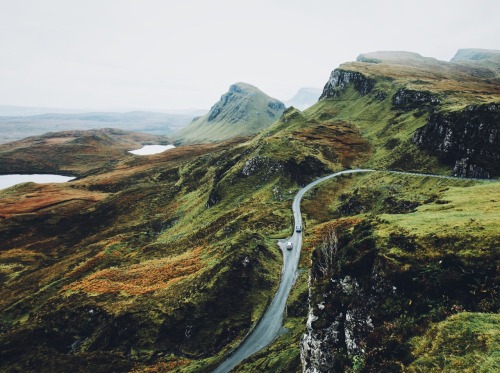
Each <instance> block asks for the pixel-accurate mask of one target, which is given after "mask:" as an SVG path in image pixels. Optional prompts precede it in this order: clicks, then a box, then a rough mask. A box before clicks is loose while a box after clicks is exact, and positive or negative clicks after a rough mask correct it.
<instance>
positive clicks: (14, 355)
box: [0, 53, 500, 372]
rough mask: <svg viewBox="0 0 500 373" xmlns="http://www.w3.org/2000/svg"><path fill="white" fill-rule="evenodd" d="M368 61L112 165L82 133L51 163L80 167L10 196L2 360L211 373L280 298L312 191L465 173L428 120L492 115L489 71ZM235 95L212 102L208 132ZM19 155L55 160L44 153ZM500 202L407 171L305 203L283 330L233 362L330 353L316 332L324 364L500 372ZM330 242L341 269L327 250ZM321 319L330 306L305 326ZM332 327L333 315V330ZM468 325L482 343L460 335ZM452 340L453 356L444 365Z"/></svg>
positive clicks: (276, 366) (492, 188)
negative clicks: (275, 103) (437, 142)
mask: <svg viewBox="0 0 500 373" xmlns="http://www.w3.org/2000/svg"><path fill="white" fill-rule="evenodd" d="M363 56H364V57H363V58H365V59H366V60H368V62H355V63H350V64H346V65H343V66H342V68H341V69H340V70H339V71H338V72H337V73H334V74H332V78H331V79H330V81H329V82H328V84H327V86H326V87H325V91H324V97H323V98H322V99H321V100H320V101H319V102H318V103H317V104H315V105H314V106H312V107H311V108H309V109H308V110H305V111H304V112H300V111H298V110H296V109H294V108H289V109H287V110H286V111H284V112H283V114H282V115H281V116H279V115H278V114H276V117H277V118H278V117H279V118H278V119H277V120H276V121H275V122H274V123H272V124H270V123H268V124H267V125H266V126H265V129H264V130H261V132H259V133H258V134H257V135H256V136H255V137H246V138H241V137H240V138H239V139H232V140H230V141H226V142H220V143H215V144H213V143H212V144H204V145H185V146H180V147H178V148H175V149H172V150H169V151H168V152H165V153H163V154H158V155H154V156H147V157H134V156H129V155H124V154H123V150H119V151H118V150H116V149H114V148H113V152H112V153H110V154H111V156H110V155H109V154H106V156H107V157H108V158H109V159H110V160H112V162H105V161H104V159H103V158H102V156H103V153H102V149H103V147H102V145H100V146H96V147H93V146H88V147H87V145H89V144H88V143H87V142H85V144H83V145H82V146H84V149H87V150H88V153H85V154H88V157H83V156H82V153H80V151H78V152H76V151H75V152H73V153H74V154H71V157H70V156H69V155H68V156H66V155H64V157H61V159H60V160H59V162H58V163H57V165H58V167H60V168H59V170H62V168H61V167H62V165H63V164H65V163H66V162H67V161H68V160H71V162H73V163H71V162H70V164H71V167H72V168H71V170H79V175H81V176H82V177H81V178H80V179H79V180H76V181H72V182H69V183H65V184H60V185H57V186H56V185H46V186H40V185H36V184H32V183H28V184H23V185H20V186H16V187H13V188H9V189H6V190H3V191H0V234H1V235H2V245H1V247H0V279H1V280H2V284H3V286H2V288H1V289H0V310H1V312H0V314H1V318H0V330H1V334H0V346H1V348H0V367H1V370H6V371H9V370H11V371H16V370H17V371H19V370H23V371H58V370H61V367H64V370H71V369H77V370H78V369H79V368H80V367H82V366H86V367H89V369H91V370H96V371H110V370H118V371H137V372H154V371H158V372H162V371H176V372H205V371H211V370H212V369H213V368H214V367H215V366H216V365H217V364H218V363H220V362H221V361H222V359H223V358H224V356H225V354H226V353H228V352H229V351H231V349H232V348H234V347H235V346H237V344H238V343H239V341H241V339H242V338H243V337H244V335H245V334H246V333H247V332H248V330H249V329H250V328H251V327H252V325H253V324H254V323H255V322H256V321H257V320H258V319H259V317H260V315H261V314H262V312H263V311H264V309H265V307H266V305H267V304H268V302H269V301H270V299H271V298H272V295H273V294H274V291H275V289H276V287H277V285H278V282H279V276H280V272H281V254H280V251H279V250H278V248H277V245H276V240H277V239H278V238H284V237H287V236H289V235H290V234H291V232H292V228H293V227H292V216H291V211H290V207H291V201H292V199H293V196H294V194H295V192H296V191H297V190H298V189H299V187H300V186H303V185H305V184H307V183H308V182H310V181H312V180H314V179H315V178H317V177H319V176H321V175H325V174H328V173H331V172H334V171H337V170H341V169H346V168H356V167H372V168H377V169H382V170H383V169H397V170H406V171H419V172H433V173H440V174H451V173H453V172H455V170H454V163H453V162H451V161H450V160H449V159H448V158H446V157H443V156H441V155H439V154H436V153H433V152H432V151H430V150H428V149H426V148H425V147H423V146H422V144H421V143H419V142H417V141H415V133H417V132H418V131H419V130H420V129H421V128H422V127H426V126H429V122H431V118H433V115H434V116H435V115H441V117H439V118H441V119H439V120H436V123H438V124H440V123H441V122H443V121H444V122H446V123H448V122H450V121H451V119H453V118H455V117H453V116H451V117H450V116H449V115H451V114H450V113H461V115H462V114H463V113H471V112H472V113H473V114H474V117H473V119H474V118H476V119H477V118H479V119H481V120H482V119H484V117H481V116H480V115H479V114H480V113H481V112H482V111H481V110H479V111H478V110H476V109H477V107H476V106H477V105H479V106H481V105H483V104H485V105H490V104H491V103H493V104H494V103H496V102H499V101H500V100H499V99H498V97H499V95H498V84H497V83H496V81H495V80H494V77H493V76H492V75H491V74H492V73H491V70H489V68H488V67H484V66H482V65H481V66H476V67H474V68H473V69H472V70H471V68H470V67H468V66H462V65H461V66H459V67H456V66H458V65H457V64H456V66H455V65H454V66H455V67H454V66H450V64H446V63H442V62H439V61H436V60H428V59H425V58H422V57H419V56H415V55H408V54H404V53H403V55H401V54H400V53H398V54H397V57H398V58H396V56H395V55H393V56H392V57H391V58H389V57H387V54H385V53H382V54H375V55H363ZM401 57H404V58H403V59H401ZM383 59H385V61H382V60H383ZM403 60H404V61H406V62H404V63H403V62H402V61H403ZM488 71H489V72H488ZM488 81H490V82H493V83H488ZM424 87H425V88H424ZM236 88H238V87H236ZM233 93H235V94H236V93H238V92H233ZM222 101H224V100H222ZM229 101H232V100H228V102H226V103H225V104H228V105H229V104H230V103H229ZM475 105H476V106H475ZM224 106H226V105H224ZM237 106H238V105H235V106H231V105H229V107H231V108H232V109H231V110H229V111H227V112H223V111H222V110H221V111H220V112H217V110H212V111H211V115H212V119H213V120H212V122H211V124H210V125H212V124H214V123H216V122H217V118H218V116H219V115H222V114H224V113H227V114H228V115H230V114H231V115H232V114H234V113H238V112H239V110H240V109H242V108H244V107H243V106H240V107H239V108H237ZM481 107H483V106H481ZM214 108H215V109H217V107H214ZM214 108H213V109H214ZM487 108H492V110H491V112H492V113H493V114H492V115H496V111H495V110H496V106H487ZM488 110H489V109H488ZM488 110H487V111H488ZM243 112H245V113H248V112H249V111H248V110H246V109H245V110H243ZM251 112H252V111H250V113H251ZM488 112H490V111H488ZM478 113H479V114H478ZM464 115H465V114H464ZM225 118H227V117H225ZM450 118H451V119H450ZM488 118H489V117H488ZM206 119H207V121H208V117H207V118H206ZM455 119H456V118H455ZM476 119H474V120H471V123H472V125H473V126H475V124H476V123H477V122H476V121H475V120H476ZM479 119H478V120H479ZM493 122H494V121H493ZM259 123H260V122H259ZM214 128H215V127H214ZM453 128H454V127H453ZM255 130H256V131H257V129H255ZM490 130H491V131H494V130H495V128H494V127H492V128H491V129H490ZM224 131H225V130H224ZM224 131H222V132H224ZM215 132H216V133H217V134H220V133H221V131H219V130H218V129H217V130H216V131H215ZM452 132H453V131H452ZM455 132H460V131H458V130H457V131H454V132H453V133H455ZM200 133H201V132H200ZM208 133H209V134H210V132H208ZM224 133H225V134H228V135H231V136H233V134H232V133H231V134H230V132H224ZM491 133H494V132H491ZM238 134H240V135H241V134H242V132H241V128H240V129H238ZM483 135H484V134H483V133H481V136H479V137H478V144H479V145H478V148H481V141H483V140H484V138H485V137H484V136H483ZM422 136H424V135H422ZM59 137H60V136H59ZM59 137H58V136H56V137H55V138H59ZM424 137H425V136H424ZM486 138H488V139H489V138H490V137H486ZM492 138H493V140H494V141H496V138H495V137H494V136H493V137H492ZM214 139H215V138H211V139H208V138H204V139H199V140H200V141H201V140H203V141H205V140H207V141H208V140H210V141H212V140H214ZM94 140H96V141H97V140H99V141H98V142H99V143H100V141H104V140H105V139H104V140H103V138H102V137H98V138H97V139H94ZM57 141H59V140H57ZM71 141H73V140H71ZM71 141H68V139H66V140H64V141H61V144H59V145H60V146H63V145H65V144H67V143H68V142H71ZM86 141H87V140H86ZM89 141H90V140H89ZM196 141H198V140H196ZM457 141H458V140H457ZM92 144H93V143H92ZM92 144H90V145H92ZM459 145H460V146H462V143H460V144H459ZM44 146H45V147H44V148H43V149H47V144H45V145H44ZM40 149H42V148H38V151H39V153H40ZM54 149H56V148H54ZM57 149H61V147H59V148H57ZM73 149H75V148H73ZM78 149H79V148H78ZM471 149H472V148H471ZM115 150H116V153H115V152H114V151H115ZM120 151H121V152H122V154H120ZM15 154H16V155H15V157H14V158H13V159H15V160H17V161H18V162H21V160H22V159H23V157H25V156H26V155H29V157H28V158H27V159H29V160H30V162H33V165H38V167H39V169H40V170H44V169H47V170H48V169H51V168H50V167H52V166H51V165H50V164H49V163H47V162H48V161H45V160H43V159H42V158H40V159H39V160H38V162H37V158H36V157H35V155H36V154H37V153H36V151H33V152H32V153H30V152H29V151H27V150H26V151H24V152H23V151H21V150H20V151H19V152H18V153H15ZM49 154H51V156H50V157H48V158H47V159H49V160H50V159H52V160H54V159H56V157H55V154H64V153H57V152H55V151H53V152H52V153H49ZM478 154H479V156H481V157H482V158H483V159H486V160H488V161H489V163H486V165H483V166H484V167H489V165H490V164H494V163H495V162H496V158H495V157H496V153H495V152H493V153H491V154H490V153H488V154H486V155H485V154H480V153H478ZM454 156H455V155H454ZM92 157H94V158H92ZM460 157H461V155H460V154H459V155H457V156H456V158H457V160H459V161H462V159H461V158H460ZM88 159H94V160H95V162H93V161H92V162H88V163H87V161H88ZM68 162H69V161H68ZM466 163H467V162H466V161H464V165H465V164H466ZM11 164H12V165H15V164H16V163H15V162H13V163H11ZM19 164H21V163H19ZM474 164H475V163H474ZM475 165H477V164H475ZM66 167H67V166H66ZM464 167H465V166H464ZM14 168H15V167H13V168H12V169H14ZM68 169H69V168H68ZM90 169H91V172H88V171H89V170H90ZM492 169H493V170H494V168H492ZM499 198H500V195H499V188H498V184H497V183H495V182H480V181H474V180H455V179H436V178H431V177H421V176H410V175H402V174H389V173H373V174H366V175H351V176H345V177H342V178H340V179H335V180H332V181H329V182H327V183H325V184H322V185H321V186H319V187H318V188H316V189H315V190H314V191H312V192H311V193H310V194H309V195H308V196H307V198H306V200H305V201H304V203H303V213H304V227H305V230H304V239H305V241H304V248H303V255H302V257H301V261H300V268H299V275H298V278H297V281H296V284H295V286H294V288H293V290H292V294H291V296H290V299H289V302H288V306H287V317H286V319H285V323H284V326H285V329H283V332H282V334H281V335H280V336H279V338H277V340H276V341H275V342H274V343H273V344H272V345H270V346H269V347H267V348H266V349H264V350H262V351H261V352H259V353H258V354H256V355H255V356H252V357H251V358H249V359H248V361H246V362H244V363H243V364H241V365H240V366H239V367H237V368H236V371H241V372H253V371H256V370H261V371H273V372H290V371H297V372H298V371H301V369H302V363H303V364H304V365H307V364H315V359H316V358H317V357H318V356H319V355H321V354H319V355H318V354H317V353H316V352H317V351H316V352H315V351H314V349H310V350H308V351H305V350H304V348H305V347H304V346H305V345H304V343H303V344H302V353H303V356H302V362H301V356H300V354H301V339H302V338H303V335H304V334H307V335H308V336H309V339H308V340H309V341H317V340H324V341H323V342H324V343H323V344H322V346H325V347H326V349H325V351H326V352H325V353H324V354H323V355H322V356H323V357H324V359H326V360H325V361H326V362H329V363H331V365H329V366H326V367H325V366H323V367H324V368H325V369H323V371H332V369H334V368H335V369H344V370H350V371H387V370H391V371H402V370H406V369H409V370H412V369H413V370H414V371H419V370H424V371H425V370H426V369H431V368H429V367H436V369H448V368H449V369H451V368H450V367H455V366H456V367H465V368H464V369H471V370H478V369H485V370H486V371H488V369H491V367H493V368H494V367H495V365H494V359H495V347H496V344H495V343H496V334H495V333H493V332H491V328H492V326H491V325H495V322H496V321H495V320H496V319H495V314H497V313H498V306H499V304H498V292H499V288H498V278H497V275H496V271H497V266H498V263H497V259H496V256H497V252H498V247H499V246H500V234H499V232H498V226H499V223H500V210H499V209H498V208H497V206H498V204H497V203H496V202H497V201H498V200H499ZM332 232H335V236H336V240H335V239H333V237H334V236H333V235H332ZM332 242H337V244H335V245H333V246H332V245H330V246H329V244H331V243H332ZM328 247H330V248H331V247H335V248H336V249H335V252H334V258H335V261H334V262H331V261H330V262H328V261H326V260H325V257H324V255H325V252H328V251H327V248H328ZM325 250H326V251H325ZM328 263H334V265H330V264H328ZM309 277H310V281H309ZM308 285H310V287H309V286H308ZM311 312H312V313H313V314H314V315H315V317H318V319H317V321H315V322H313V323H311V322H310V323H309V324H308V323H307V320H308V318H309V320H311V319H312V318H311V317H310V313H311ZM347 315H349V317H347ZM308 316H309V317H308ZM332 325H337V326H338V325H340V329H337V330H336V333H337V332H338V334H335V335H338V336H339V337H338V338H337V339H335V338H331V337H329V336H331V335H333V334H332V333H331V330H332V329H328V328H329V327H331V326H332ZM467 325H469V326H470V328H469V327H468V326H467ZM325 330H330V332H325ZM462 330H468V332H467V333H468V334H467V333H465V334H463V336H462V332H461V331H462ZM470 335H474V338H476V340H477V343H476V342H474V346H473V347H467V348H465V347H464V348H462V347H463V346H464V344H465V343H466V340H467V339H470V338H469V336H470ZM443 336H450V339H451V342H450V341H449V340H447V338H445V337H443ZM483 342H484V343H483ZM461 346H462V347H461ZM465 346H467V344H465ZM449 349H454V350H453V351H458V352H457V356H458V355H459V357H457V358H456V359H451V360H446V359H444V357H445V356H444V355H445V352H444V351H448V350H449ZM465 350H466V351H465ZM304 351H305V352H304ZM331 352H335V355H333V354H331ZM462 358H463V359H462ZM328 359H330V360H328ZM325 361H323V362H321V364H323V363H325ZM432 369H434V368H432Z"/></svg>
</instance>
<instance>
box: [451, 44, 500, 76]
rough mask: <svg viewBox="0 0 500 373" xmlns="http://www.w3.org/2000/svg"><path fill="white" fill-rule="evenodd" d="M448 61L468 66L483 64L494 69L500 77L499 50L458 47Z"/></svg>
mask: <svg viewBox="0 0 500 373" xmlns="http://www.w3.org/2000/svg"><path fill="white" fill-rule="evenodd" d="M450 62H454V63H459V64H466V65H468V66H471V67H473V66H478V65H479V66H484V67H487V68H489V69H490V70H492V71H494V72H495V74H496V76H497V77H500V50H488V49H474V48H469V49H459V50H458V51H457V53H456V54H455V56H454V57H453V58H452V59H451V61H450Z"/></svg>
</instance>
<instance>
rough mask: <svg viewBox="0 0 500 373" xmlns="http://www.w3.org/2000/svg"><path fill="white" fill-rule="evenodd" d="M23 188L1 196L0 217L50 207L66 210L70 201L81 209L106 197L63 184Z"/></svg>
mask: <svg viewBox="0 0 500 373" xmlns="http://www.w3.org/2000/svg"><path fill="white" fill-rule="evenodd" d="M22 188H23V189H22V190H18V191H17V192H16V193H12V195H11V193H9V192H6V193H5V194H4V195H3V196H2V198H0V217H2V218H8V217H11V216H12V215H18V214H27V213H43V212H44V210H47V209H49V208H59V207H62V208H61V210H65V209H66V208H65V207H67V206H65V207H64V206H63V205H65V204H66V205H67V204H68V203H70V204H78V208H77V210H80V209H82V208H83V207H87V206H88V205H90V204H93V203H95V202H98V201H101V200H103V199H104V198H105V197H106V194H104V193H99V192H90V191H87V190H81V189H74V188H71V187H69V186H67V185H63V184H32V185H27V186H25V187H22ZM70 210H71V209H70ZM73 210H74V209H73ZM61 212H63V211H61ZM63 213H64V212H63Z"/></svg>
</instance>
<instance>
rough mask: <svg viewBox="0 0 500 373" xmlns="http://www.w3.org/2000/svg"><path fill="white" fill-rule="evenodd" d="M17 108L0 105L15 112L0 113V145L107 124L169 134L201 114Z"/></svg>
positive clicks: (100, 126)
mask: <svg viewBox="0 0 500 373" xmlns="http://www.w3.org/2000/svg"><path fill="white" fill-rule="evenodd" d="M2 108H3V109H4V110H2ZM21 109H22V108H21ZM21 109H18V110H17V111H16V110H14V109H10V110H8V107H5V106H4V107H0V114H1V113H9V112H10V113H17V115H16V116H6V115H4V116H0V144H1V143H7V142H11V141H16V140H20V139H23V138H25V137H27V136H39V135H43V134H44V133H47V132H58V131H70V130H90V129H97V128H108V127H113V128H117V129H121V130H125V131H135V132H143V133H148V134H151V135H170V134H172V133H173V132H175V131H178V130H180V129H181V128H183V127H184V126H186V125H187V124H188V123H190V122H191V121H192V120H193V118H194V117H196V116H198V115H201V114H204V113H205V111H204V110H193V111H191V112H179V113H155V112H149V111H131V112H128V113H112V112H90V113H44V114H37V115H27V116H26V115H19V114H20V113H23V112H26V113H33V112H36V111H35V110H36V109H34V108H31V109H33V110H32V111H30V110H27V111H23V110H21ZM27 109H29V108H27ZM20 110H21V111H20ZM39 110H43V109H39Z"/></svg>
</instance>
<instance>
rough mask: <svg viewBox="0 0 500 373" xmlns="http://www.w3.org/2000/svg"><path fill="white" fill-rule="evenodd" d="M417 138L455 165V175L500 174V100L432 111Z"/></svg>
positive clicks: (416, 141)
mask: <svg viewBox="0 0 500 373" xmlns="http://www.w3.org/2000/svg"><path fill="white" fill-rule="evenodd" d="M413 142H414V143H415V144H417V145H418V146H419V147H420V148H421V149H425V150H426V151H427V152H429V153H430V154H432V155H436V156H438V157H439V159H440V160H441V161H443V162H444V163H446V164H449V165H450V166H452V167H453V175H454V176H459V177H471V178H490V177H495V176H499V175H500V104H486V105H471V106H468V107H466V108H465V109H464V110H462V111H457V112H450V113H435V114H432V115H431V116H430V117H429V119H428V122H427V124H426V125H425V126H423V127H421V128H419V129H418V130H417V131H415V134H414V135H413Z"/></svg>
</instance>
